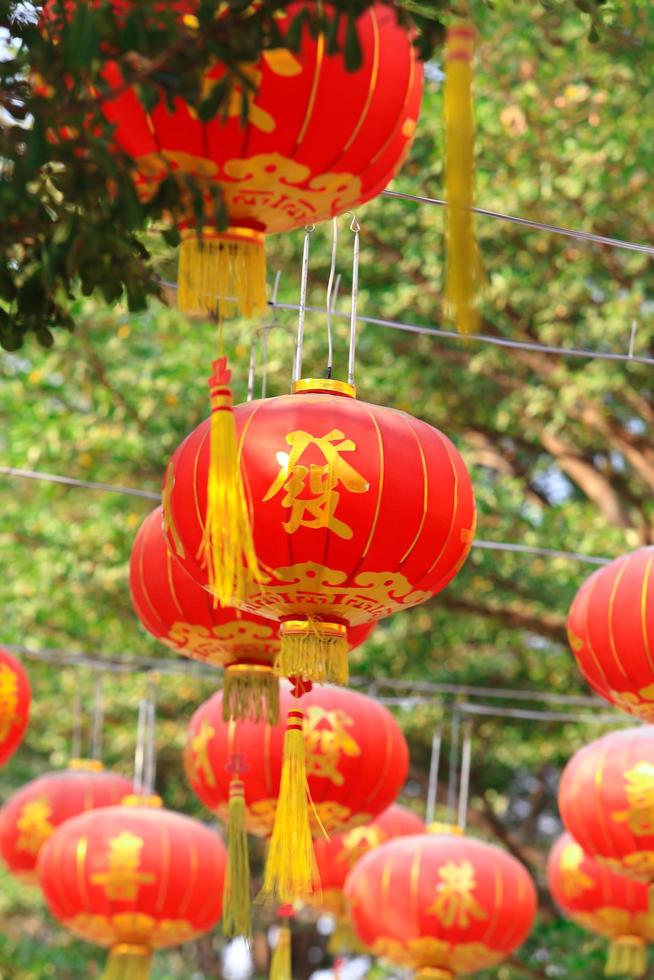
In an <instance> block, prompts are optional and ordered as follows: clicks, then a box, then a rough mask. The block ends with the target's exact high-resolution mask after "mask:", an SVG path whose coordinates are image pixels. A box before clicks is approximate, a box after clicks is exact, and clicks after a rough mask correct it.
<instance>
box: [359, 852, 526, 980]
mask: <svg viewBox="0 0 654 980" xmlns="http://www.w3.org/2000/svg"><path fill="white" fill-rule="evenodd" d="M345 897H346V899H347V901H348V903H349V907H350V914H351V917H352V922H353V924H354V927H355V930H356V932H357V934H358V936H359V938H360V939H361V941H362V942H363V943H364V944H365V945H366V946H368V947H369V948H370V949H371V950H372V952H373V953H374V954H375V955H377V956H381V957H384V958H386V959H389V960H390V961H391V962H392V963H395V964H397V965H398V966H404V967H408V968H409V969H412V970H416V971H418V972H420V971H425V973H428V974H429V976H430V977H440V978H442V980H448V978H451V977H454V976H457V975H458V974H461V973H474V972H476V971H477V970H484V969H490V968H492V967H494V966H496V965H497V964H498V963H500V962H501V961H502V960H503V959H505V958H506V957H507V956H508V955H510V953H512V952H513V950H515V949H517V947H518V946H520V944H521V943H522V942H524V940H525V939H526V938H527V936H528V934H529V932H530V930H531V927H532V924H533V921H534V916H535V914H536V892H535V889H534V886H533V883H532V881H531V878H530V877H529V875H528V874H527V871H526V870H525V869H524V867H523V866H522V865H521V864H520V863H519V862H518V861H516V860H515V859H514V858H512V857H511V856H510V855H508V854H505V853H504V851H501V850H500V849H499V848H496V847H492V846H491V845H489V844H484V843H482V842H481V841H476V840H472V839H469V838H464V837H458V836H455V835H451V834H439V835H430V834H423V835H420V836H415V837H401V838H399V839H398V840H393V841H389V842H388V843H386V844H382V846H381V847H378V848H375V850H373V851H370V852H369V853H368V854H366V856H365V857H363V858H362V859H361V860H360V861H359V862H358V863H357V865H356V866H355V868H354V870H353V871H352V873H351V874H350V876H349V877H348V879H347V882H346V885H345Z"/></svg>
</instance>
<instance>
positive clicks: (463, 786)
mask: <svg viewBox="0 0 654 980" xmlns="http://www.w3.org/2000/svg"><path fill="white" fill-rule="evenodd" d="M471 762H472V718H466V721H465V724H464V726H463V748H462V750H461V778H460V780H459V815H458V820H457V826H458V827H460V829H461V830H465V829H466V824H467V823H468V798H469V796H470V765H471Z"/></svg>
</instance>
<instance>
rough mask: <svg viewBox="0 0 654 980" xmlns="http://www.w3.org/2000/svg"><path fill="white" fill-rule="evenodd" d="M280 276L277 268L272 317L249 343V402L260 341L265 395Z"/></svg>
mask: <svg viewBox="0 0 654 980" xmlns="http://www.w3.org/2000/svg"><path fill="white" fill-rule="evenodd" d="M281 278H282V270H281V269H278V270H277V272H276V273H275V281H274V282H273V287H272V294H271V297H270V308H271V310H272V317H271V319H270V322H269V323H263V324H262V325H261V326H260V327H259V328H258V329H257V330H255V331H254V333H253V334H252V343H251V344H250V368H249V372H248V394H247V398H246V401H248V402H251V401H252V400H253V399H254V388H255V381H256V361H257V344H258V343H259V341H261V351H262V360H263V363H262V368H261V371H262V373H261V397H262V398H265V397H266V387H267V381H268V332H269V331H270V330H272V328H273V327H276V326H277V325H278V323H279V315H278V312H277V296H278V294H279V284H280V282H281Z"/></svg>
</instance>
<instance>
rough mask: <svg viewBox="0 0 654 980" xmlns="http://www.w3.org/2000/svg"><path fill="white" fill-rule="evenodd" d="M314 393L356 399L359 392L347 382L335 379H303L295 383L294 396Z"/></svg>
mask: <svg viewBox="0 0 654 980" xmlns="http://www.w3.org/2000/svg"><path fill="white" fill-rule="evenodd" d="M310 392H313V393H315V394H323V395H345V396H346V397H347V398H356V396H357V390H356V388H355V387H354V385H351V384H348V383H347V381H337V380H336V379H335V378H301V379H300V380H299V381H295V382H294V383H293V391H292V394H294V395H303V394H309V393H310Z"/></svg>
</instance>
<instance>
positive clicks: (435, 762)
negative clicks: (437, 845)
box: [425, 725, 443, 826]
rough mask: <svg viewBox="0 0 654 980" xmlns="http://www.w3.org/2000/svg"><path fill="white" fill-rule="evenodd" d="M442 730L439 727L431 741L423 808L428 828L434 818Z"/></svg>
mask: <svg viewBox="0 0 654 980" xmlns="http://www.w3.org/2000/svg"><path fill="white" fill-rule="evenodd" d="M442 743H443V729H442V727H441V726H440V725H439V727H438V728H437V729H436V731H435V732H434V734H433V737H432V740H431V759H430V761H429V782H428V784H427V805H426V807H425V823H426V824H427V825H428V826H429V824H430V823H433V822H434V819H435V817H436V799H437V796H438V770H439V768H440V762H441V745H442Z"/></svg>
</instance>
